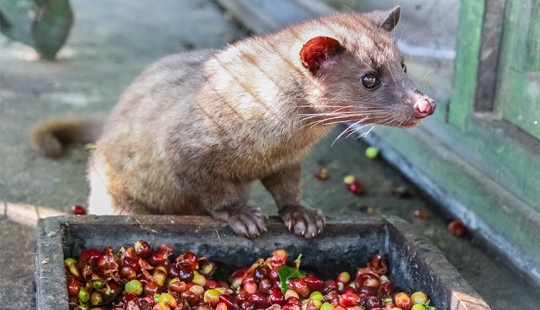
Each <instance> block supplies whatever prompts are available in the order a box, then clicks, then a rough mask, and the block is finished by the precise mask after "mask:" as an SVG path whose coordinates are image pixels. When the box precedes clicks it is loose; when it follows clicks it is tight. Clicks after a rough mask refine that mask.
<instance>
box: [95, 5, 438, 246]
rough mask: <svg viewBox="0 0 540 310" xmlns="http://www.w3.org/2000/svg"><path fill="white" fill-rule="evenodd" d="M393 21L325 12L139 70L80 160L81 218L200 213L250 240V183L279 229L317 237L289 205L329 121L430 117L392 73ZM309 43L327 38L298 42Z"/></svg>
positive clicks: (317, 228)
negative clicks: (257, 183) (84, 184)
mask: <svg viewBox="0 0 540 310" xmlns="http://www.w3.org/2000/svg"><path fill="white" fill-rule="evenodd" d="M398 19H399V8H396V9H394V10H392V11H388V12H374V13H370V14H364V15H359V14H352V13H349V14H336V15H332V16H328V17H323V18H321V19H318V20H313V21H309V22H306V23H302V24H299V25H294V26H291V27H289V28H286V29H285V30H283V31H280V32H278V33H276V34H272V35H269V36H265V37H255V38H250V39H247V40H244V41H241V42H239V43H236V44H234V45H232V46H230V47H228V48H226V49H224V50H222V51H213V50H206V51H197V52H193V53H188V54H179V55H172V56H168V57H166V58H164V59H162V60H160V61H159V62H157V63H156V64H154V65H152V66H150V67H149V68H148V69H147V70H145V71H144V72H143V73H142V74H141V76H140V77H139V78H137V80H136V81H134V82H133V84H132V85H131V86H130V87H129V88H128V89H127V90H126V92H125V93H124V95H123V96H122V98H121V99H120V101H119V103H118V104H117V106H116V107H115V108H114V109H113V111H112V113H111V115H110V117H109V120H108V122H107V124H106V126H105V128H104V131H103V135H102V136H101V138H100V139H99V141H98V142H97V145H96V150H95V151H94V152H93V154H92V156H91V158H90V161H89V166H88V178H89V181H90V186H91V194H90V197H89V207H90V211H91V212H93V213H98V214H103V213H114V214H210V215H212V216H213V217H214V218H216V219H220V220H223V221H225V222H227V223H228V224H229V225H230V226H231V227H232V228H233V229H234V230H235V232H236V233H238V234H241V235H245V236H247V237H256V236H258V235H259V234H260V233H261V232H263V231H264V230H265V226H264V218H265V215H264V214H263V213H262V212H261V211H260V210H259V209H254V208H252V207H249V206H247V205H246V201H247V198H248V193H249V184H250V183H251V182H252V181H254V180H261V181H262V183H263V185H264V186H265V187H266V189H267V190H268V191H269V192H270V193H271V194H272V196H273V197H274V200H275V202H276V205H277V207H278V210H279V214H280V215H281V217H282V218H283V220H284V222H285V224H286V225H287V226H288V227H289V229H292V230H294V232H295V233H296V234H299V235H304V236H306V237H308V238H311V237H313V236H316V235H317V234H319V233H320V232H321V231H322V229H323V225H324V217H323V216H322V214H321V213H320V211H316V210H313V209H310V208H309V207H307V206H304V205H302V204H301V203H300V201H299V178H300V161H301V160H302V158H303V157H304V156H305V155H306V154H307V153H308V152H309V150H310V148H311V146H312V145H313V144H314V143H315V142H317V141H318V140H319V139H320V138H322V137H323V136H324V135H325V134H327V133H328V132H329V131H330V129H331V128H332V126H331V125H333V124H335V123H340V122H357V123H358V122H361V123H379V124H386V125H392V126H401V127H408V126H414V125H415V124H416V123H418V121H419V120H420V119H421V118H423V117H425V116H427V115H429V114H431V113H433V109H434V103H433V101H432V100H431V99H429V98H428V97H427V96H425V95H423V94H421V93H420V92H418V91H417V90H416V88H415V87H414V85H413V84H412V82H411V81H410V80H409V78H408V77H407V76H406V75H405V73H404V72H403V68H402V56H401V54H400V52H399V50H398V49H397V47H396V44H395V42H394V40H393V38H392V35H391V34H390V33H389V31H391V30H392V29H393V27H394V25H395V23H397V20H398ZM317 37H328V38H330V39H328V38H325V39H324V40H323V39H316V42H315V43H314V44H308V45H306V46H304V44H305V43H306V42H308V41H310V40H311V39H313V38H317ZM317 40H319V41H317ZM336 40H337V41H336ZM327 42H330V43H331V44H332V46H329V48H327V49H324V47H325V46H327V45H328V44H329V43H327ZM336 42H338V43H339V45H338V46H336ZM321 46H322V47H323V49H322V50H321V49H320V47H321ZM301 51H302V56H299V55H300V52H301ZM305 55H307V56H305ZM308 56H309V57H308ZM301 57H302V59H301ZM370 72H371V73H372V72H376V73H377V75H378V76H380V81H382V84H381V85H380V87H378V88H377V89H366V87H364V86H363V84H362V81H361V79H362V78H361V77H362V76H364V75H366V74H368V73H370ZM417 106H421V108H420V110H422V111H424V110H426V109H427V111H428V112H425V113H424V112H423V113H420V112H419V108H418V107H417Z"/></svg>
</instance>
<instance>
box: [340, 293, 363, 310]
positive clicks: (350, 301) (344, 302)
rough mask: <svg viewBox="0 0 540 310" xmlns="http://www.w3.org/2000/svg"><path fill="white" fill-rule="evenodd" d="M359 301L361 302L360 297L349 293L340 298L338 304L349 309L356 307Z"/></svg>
mask: <svg viewBox="0 0 540 310" xmlns="http://www.w3.org/2000/svg"><path fill="white" fill-rule="evenodd" d="M359 301H360V297H359V296H358V295H357V294H355V293H351V292H347V293H344V294H342V295H341V296H339V300H338V303H339V305H340V306H342V307H343V308H348V307H354V306H356V305H357V304H358V302H359Z"/></svg>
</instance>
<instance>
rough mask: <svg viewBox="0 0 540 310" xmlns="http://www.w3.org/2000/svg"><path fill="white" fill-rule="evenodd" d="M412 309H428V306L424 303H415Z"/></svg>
mask: <svg viewBox="0 0 540 310" xmlns="http://www.w3.org/2000/svg"><path fill="white" fill-rule="evenodd" d="M411 310H426V307H425V306H424V305H422V304H415V305H413V306H412V307H411Z"/></svg>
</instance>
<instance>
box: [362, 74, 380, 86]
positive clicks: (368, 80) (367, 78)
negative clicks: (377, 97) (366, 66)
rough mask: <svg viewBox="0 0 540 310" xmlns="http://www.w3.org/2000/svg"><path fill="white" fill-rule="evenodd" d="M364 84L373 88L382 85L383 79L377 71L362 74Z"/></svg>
mask: <svg viewBox="0 0 540 310" xmlns="http://www.w3.org/2000/svg"><path fill="white" fill-rule="evenodd" d="M362 85H363V86H364V87H365V88H367V89H372V88H375V87H377V86H379V85H381V79H379V76H378V75H377V74H375V73H368V74H366V75H364V76H362Z"/></svg>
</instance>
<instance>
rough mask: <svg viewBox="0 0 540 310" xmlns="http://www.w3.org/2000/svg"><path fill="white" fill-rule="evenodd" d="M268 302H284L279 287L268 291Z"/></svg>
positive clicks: (281, 304)
mask: <svg viewBox="0 0 540 310" xmlns="http://www.w3.org/2000/svg"><path fill="white" fill-rule="evenodd" d="M268 302H270V303H271V304H278V305H280V306H283V305H284V304H285V295H283V293H282V292H281V290H280V289H279V288H275V289H273V290H271V291H270V294H269V295H268Z"/></svg>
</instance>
